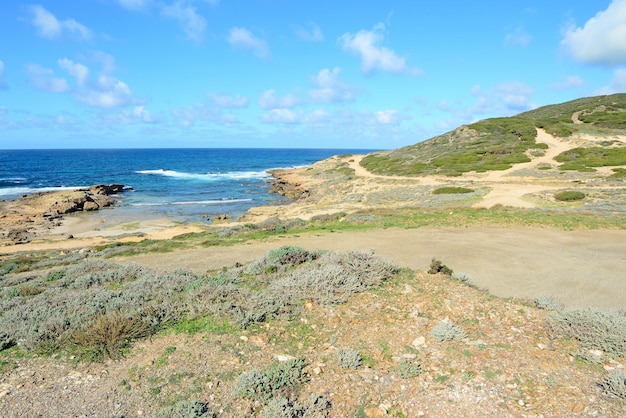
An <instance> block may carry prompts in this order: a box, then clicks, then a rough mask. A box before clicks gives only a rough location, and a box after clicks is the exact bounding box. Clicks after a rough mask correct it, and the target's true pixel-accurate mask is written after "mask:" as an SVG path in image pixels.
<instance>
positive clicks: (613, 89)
mask: <svg viewBox="0 0 626 418" xmlns="http://www.w3.org/2000/svg"><path fill="white" fill-rule="evenodd" d="M615 93H626V68H620V69H617V70H615V73H613V80H611V83H610V84H609V85H608V86H604V87H602V88H601V89H600V90H598V94H615Z"/></svg>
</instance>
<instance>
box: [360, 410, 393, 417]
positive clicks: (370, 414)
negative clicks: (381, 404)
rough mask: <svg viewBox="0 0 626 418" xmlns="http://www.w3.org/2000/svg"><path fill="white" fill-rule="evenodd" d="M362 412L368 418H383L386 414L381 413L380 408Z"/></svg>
mask: <svg viewBox="0 0 626 418" xmlns="http://www.w3.org/2000/svg"><path fill="white" fill-rule="evenodd" d="M363 412H364V413H365V415H366V416H367V417H369V418H373V417H384V416H385V415H387V412H385V411H383V410H382V409H380V408H365V410H363Z"/></svg>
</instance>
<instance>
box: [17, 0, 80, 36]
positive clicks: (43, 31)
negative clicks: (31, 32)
mask: <svg viewBox="0 0 626 418" xmlns="http://www.w3.org/2000/svg"><path fill="white" fill-rule="evenodd" d="M29 9H30V12H31V14H32V21H31V23H32V24H33V26H35V28H36V29H37V32H39V35H41V36H43V37H44V38H57V37H59V36H61V35H62V34H63V33H64V32H69V33H70V34H72V35H74V36H75V37H77V38H78V39H80V40H87V39H91V36H92V35H91V30H89V29H88V28H87V27H86V26H85V25H83V24H81V23H79V22H77V21H75V20H74V19H66V20H63V21H60V20H59V19H57V18H56V17H55V16H54V15H53V14H52V13H50V12H49V11H48V10H46V9H45V8H43V7H42V6H39V5H36V6H30V8H29Z"/></svg>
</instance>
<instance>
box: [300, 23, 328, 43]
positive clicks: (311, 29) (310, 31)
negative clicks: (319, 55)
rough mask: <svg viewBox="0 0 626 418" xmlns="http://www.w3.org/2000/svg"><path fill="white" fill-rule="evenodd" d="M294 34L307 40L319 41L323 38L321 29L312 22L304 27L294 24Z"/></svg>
mask: <svg viewBox="0 0 626 418" xmlns="http://www.w3.org/2000/svg"><path fill="white" fill-rule="evenodd" d="M296 36H297V37H298V38H300V39H302V40H303V41H308V42H321V41H323V40H324V35H323V34H322V30H321V29H320V27H319V26H318V25H317V24H315V23H313V22H310V23H309V24H308V25H307V26H306V27H304V26H296Z"/></svg>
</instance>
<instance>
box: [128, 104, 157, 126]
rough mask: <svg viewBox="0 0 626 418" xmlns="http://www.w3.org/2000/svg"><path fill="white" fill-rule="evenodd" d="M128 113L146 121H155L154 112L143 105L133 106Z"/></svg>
mask: <svg viewBox="0 0 626 418" xmlns="http://www.w3.org/2000/svg"><path fill="white" fill-rule="evenodd" d="M130 114H131V115H132V116H133V117H134V118H136V119H139V120H141V121H143V122H146V123H154V122H156V117H155V116H154V114H153V113H152V112H150V111H148V110H146V109H145V108H144V107H143V106H135V107H134V108H133V109H132V110H131V111H130Z"/></svg>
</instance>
